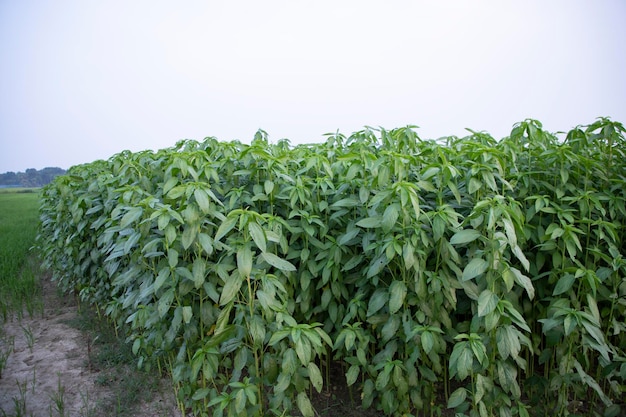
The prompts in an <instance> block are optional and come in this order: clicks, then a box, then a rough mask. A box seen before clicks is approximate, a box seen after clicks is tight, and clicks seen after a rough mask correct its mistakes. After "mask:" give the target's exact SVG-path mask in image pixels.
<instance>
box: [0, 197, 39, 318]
mask: <svg viewBox="0 0 626 417" xmlns="http://www.w3.org/2000/svg"><path fill="white" fill-rule="evenodd" d="M38 212H39V192H38V190H30V189H3V190H0V317H2V319H3V321H6V320H7V318H8V317H9V314H10V313H11V312H16V313H18V314H21V313H22V311H23V309H24V308H25V309H26V311H27V312H28V313H29V314H31V315H32V314H33V312H34V311H35V307H36V306H35V304H36V302H35V301H36V297H33V295H34V294H36V293H37V292H38V283H37V277H36V274H35V272H36V269H37V264H35V263H34V262H33V258H34V256H35V255H34V253H33V252H31V248H32V247H33V245H34V243H35V237H36V235H37V223H38V222H37V218H38Z"/></svg>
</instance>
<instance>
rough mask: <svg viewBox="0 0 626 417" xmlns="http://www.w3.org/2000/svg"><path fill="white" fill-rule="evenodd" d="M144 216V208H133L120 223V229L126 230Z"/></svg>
mask: <svg viewBox="0 0 626 417" xmlns="http://www.w3.org/2000/svg"><path fill="white" fill-rule="evenodd" d="M142 214H143V208H142V207H132V208H131V209H130V210H128V211H127V212H126V214H124V217H122V220H121V221H120V227H122V228H125V227H127V226H128V225H130V224H132V223H134V222H135V221H136V220H138V219H139V218H140V217H141V215H142Z"/></svg>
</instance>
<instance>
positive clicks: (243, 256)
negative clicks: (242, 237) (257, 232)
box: [237, 243, 252, 279]
mask: <svg viewBox="0 0 626 417" xmlns="http://www.w3.org/2000/svg"><path fill="white" fill-rule="evenodd" d="M237 269H238V270H239V275H241V277H243V278H244V279H247V278H249V277H250V273H251V272H252V250H251V249H250V244H249V243H248V244H245V245H244V246H242V247H240V248H239V250H238V251H237Z"/></svg>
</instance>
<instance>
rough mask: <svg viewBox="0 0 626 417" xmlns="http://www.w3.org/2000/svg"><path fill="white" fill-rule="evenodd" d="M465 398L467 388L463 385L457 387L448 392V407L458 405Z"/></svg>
mask: <svg viewBox="0 0 626 417" xmlns="http://www.w3.org/2000/svg"><path fill="white" fill-rule="evenodd" d="M466 398H467V390H466V389H465V388H464V387H461V388H457V389H456V390H455V391H454V392H453V393H452V394H450V398H448V408H457V407H458V406H459V405H461V404H463V402H464V401H465V399H466Z"/></svg>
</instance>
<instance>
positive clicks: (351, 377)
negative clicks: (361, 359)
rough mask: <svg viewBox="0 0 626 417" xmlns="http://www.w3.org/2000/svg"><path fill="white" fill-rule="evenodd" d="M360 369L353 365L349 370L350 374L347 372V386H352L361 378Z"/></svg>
mask: <svg viewBox="0 0 626 417" xmlns="http://www.w3.org/2000/svg"><path fill="white" fill-rule="evenodd" d="M360 369H361V368H359V365H352V366H351V367H350V369H348V372H346V384H348V386H351V385H353V384H354V383H355V382H356V380H357V378H358V377H359V371H360Z"/></svg>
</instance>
